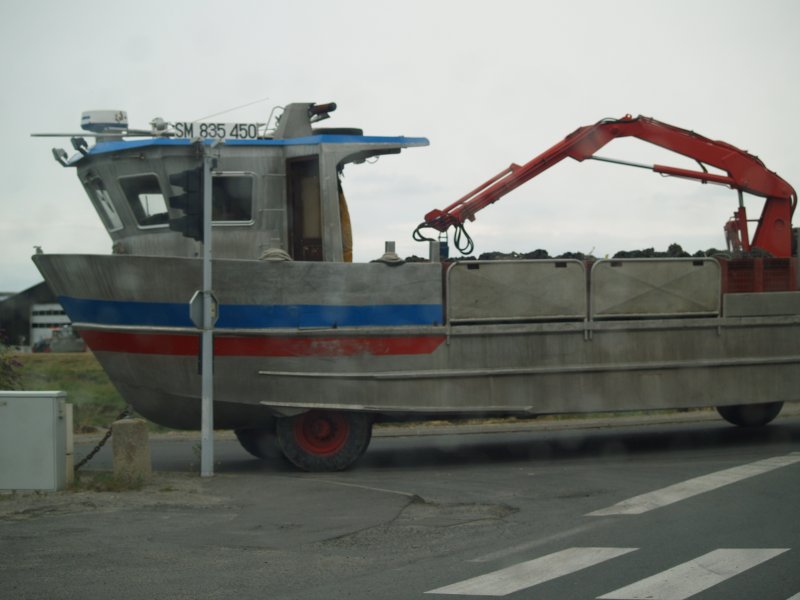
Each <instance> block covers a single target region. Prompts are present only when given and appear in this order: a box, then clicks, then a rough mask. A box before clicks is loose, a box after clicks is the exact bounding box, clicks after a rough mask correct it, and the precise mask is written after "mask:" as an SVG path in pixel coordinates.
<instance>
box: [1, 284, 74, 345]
mask: <svg viewBox="0 0 800 600" xmlns="http://www.w3.org/2000/svg"><path fill="white" fill-rule="evenodd" d="M56 340H57V341H58V343H57V344H56V345H53V342H55V341H56ZM0 342H2V343H4V344H7V345H9V346H17V347H19V348H20V349H23V350H27V349H32V350H33V351H44V350H54V351H80V350H83V349H84V344H83V342H82V341H81V340H79V339H77V337H76V336H75V335H74V333H73V331H72V327H71V323H70V320H69V317H67V315H66V314H65V313H64V309H63V308H62V307H61V305H60V304H59V303H58V302H57V300H56V297H55V295H53V293H52V292H51V291H50V288H49V287H47V284H46V283H44V282H42V283H39V284H37V285H34V286H33V287H30V288H28V289H27V290H24V291H22V292H19V293H18V294H11V293H5V292H4V293H2V294H0Z"/></svg>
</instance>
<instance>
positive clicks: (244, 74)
mask: <svg viewBox="0 0 800 600" xmlns="http://www.w3.org/2000/svg"><path fill="white" fill-rule="evenodd" d="M0 17H1V18H0V52H2V56H3V60H2V63H0V81H2V89H3V94H2V95H0V106H2V112H0V114H2V123H3V133H4V139H5V143H4V144H3V145H2V149H0V152H1V153H2V156H1V157H0V169H2V178H1V179H2V181H3V183H4V186H5V187H4V189H3V192H2V196H1V197H2V201H0V240H1V242H0V243H2V247H1V249H2V252H0V291H19V290H22V289H24V288H27V287H29V286H31V285H33V284H35V283H37V282H39V281H41V277H40V276H39V274H38V272H37V271H36V269H35V267H34V266H33V263H32V262H31V261H30V255H31V254H32V253H33V247H34V246H35V245H41V246H42V247H43V248H44V250H45V252H48V253H103V254H105V253H108V252H109V251H110V246H111V244H110V241H109V238H108V236H107V234H106V232H105V229H104V228H103V227H102V225H101V223H100V220H99V218H98V217H97V216H96V214H95V213H94V210H93V209H92V207H91V205H90V204H89V201H88V199H86V198H85V197H84V192H83V189H82V187H81V186H80V185H79V182H78V180H77V177H76V176H75V170H74V169H65V168H62V167H60V166H59V165H58V164H57V163H56V162H55V161H54V160H53V158H52V156H51V153H50V149H51V147H53V146H57V145H60V146H62V147H69V141H68V140H51V139H36V138H31V137H29V134H30V133H33V132H41V131H48V132H49V131H64V132H72V131H78V130H79V124H80V116H81V112H83V111H85V110H89V109H122V110H126V111H128V117H129V119H130V123H131V126H133V127H147V124H148V122H149V121H150V120H151V119H152V118H154V117H156V116H159V117H162V118H164V119H166V120H169V121H179V120H181V121H182V120H193V119H197V118H199V117H202V116H204V115H210V114H212V113H217V112H220V111H223V110H226V109H229V108H232V107H236V106H239V105H243V104H247V103H250V102H254V101H256V100H259V99H262V98H268V99H267V100H264V101H262V102H258V103H256V104H253V105H251V106H249V107H247V108H243V109H240V110H236V111H233V112H229V113H227V114H226V115H224V119H223V120H225V121H228V122H232V121H240V122H253V121H264V120H265V119H266V117H267V115H268V114H269V111H270V109H271V108H272V106H275V105H284V104H287V103H289V102H306V101H307V102H329V101H335V102H336V103H337V104H338V105H339V109H338V110H337V111H336V113H334V114H333V118H332V119H331V120H330V121H327V122H326V125H329V126H339V127H347V126H350V127H361V128H363V129H364V130H365V133H366V134H372V135H408V136H425V137H428V138H429V139H430V141H431V145H430V146H429V147H427V148H412V149H409V150H406V151H404V152H403V153H402V154H401V155H399V156H386V157H382V158H381V159H380V160H379V161H378V162H377V163H376V164H371V165H370V164H364V165H352V166H350V167H348V168H347V169H346V170H345V181H344V184H345V191H346V192H347V195H348V201H349V203H350V212H351V215H352V217H353V222H354V244H355V259H356V260H357V261H367V260H370V259H372V258H376V257H378V256H380V254H381V253H382V250H383V241H384V240H395V241H396V242H397V248H398V253H399V254H401V255H402V256H408V255H410V254H418V255H422V254H425V252H426V250H425V249H424V247H422V246H421V245H420V244H417V243H415V242H413V241H412V240H411V232H412V230H413V229H414V227H415V226H416V225H417V224H418V223H419V222H420V221H421V220H422V218H423V216H424V215H425V213H427V212H428V211H429V210H431V209H433V208H443V207H444V206H446V205H448V204H450V203H451V202H453V201H454V200H456V199H457V198H459V197H460V196H462V195H463V194H464V193H466V192H467V191H469V190H470V189H472V188H474V187H476V186H477V185H478V184H480V183H482V182H483V181H485V180H486V179H488V178H489V177H491V176H493V175H494V174H495V173H497V172H498V171H500V170H501V169H503V168H505V167H506V166H508V164H510V163H512V162H517V163H519V164H522V163H524V162H527V161H528V160H530V159H531V158H533V157H534V156H536V155H537V154H539V153H540V152H542V151H543V150H545V149H546V148H548V147H550V146H551V145H553V144H554V143H556V142H557V141H559V140H561V139H562V138H563V137H564V136H565V135H566V134H568V133H570V132H571V131H573V130H574V129H575V128H577V127H578V126H581V125H586V124H590V123H594V122H596V121H598V120H600V119H602V118H604V117H621V116H623V115H625V114H626V113H632V114H634V115H636V114H644V115H648V116H652V117H655V118H657V119H659V120H662V121H666V122H668V123H671V124H674V125H678V126H680V127H685V128H687V129H692V130H695V131H697V132H698V133H701V134H703V135H705V136H708V137H711V138H714V139H722V140H725V141H727V142H729V143H732V144H734V145H736V146H739V147H740V148H743V149H746V150H748V151H750V152H752V153H755V154H757V155H758V156H760V157H761V158H762V160H764V162H765V163H766V164H767V166H768V167H769V168H770V169H772V170H774V171H776V172H777V173H778V174H780V175H781V176H782V177H784V178H785V179H786V180H788V181H789V182H790V183H792V184H793V185H795V186H798V185H800V150H798V144H797V140H798V138H800V116H799V113H800V102H798V94H797V90H798V87H799V86H800V69H798V66H800V36H798V33H797V30H798V23H800V2H797V1H796V0H785V1H784V0H764V1H760V2H756V1H755V0H747V1H744V0H724V1H710V0H709V1H703V0H669V1H657V2H656V1H654V2H646V1H642V0H639V1H613V0H608V1H606V2H592V1H570V0H562V1H560V2H539V1H535V0H526V1H519V2H511V1H503V0H493V1H492V2H487V1H481V2H474V1H471V0H459V1H450V0H448V1H433V0H425V1H416V0H403V1H402V2H384V1H381V0H371V1H347V0H329V1H327V2H319V1H315V0H305V1H303V2H290V1H288V0H287V1H283V2H275V1H270V0H258V1H245V0H227V1H226V2H201V1H191V2H190V1H177V0H173V1H168V0H159V1H157V2H155V1H149V0H137V1H136V2H115V1H113V0H105V1H102V2H99V1H98V2H88V1H80V0H76V1H73V2H56V1H42V0H24V1H18V0H4V2H3V3H2V7H1V8H0ZM600 154H603V155H605V156H612V157H616V158H625V159H628V160H632V161H635V162H653V161H655V162H661V163H666V164H673V165H676V166H686V167H690V168H691V167H692V164H691V163H687V162H686V160H685V159H683V158H681V157H677V158H672V157H671V156H668V155H666V153H663V152H661V151H658V150H657V149H656V151H654V150H653V148H652V147H650V146H648V145H647V144H644V143H643V142H637V141H631V140H618V141H615V142H612V143H611V144H609V145H608V146H607V147H606V148H605V149H603V150H602V151H601V152H600ZM736 202H737V199H736V193H735V192H734V191H732V190H728V189H726V188H722V187H718V186H704V185H699V184H697V183H694V182H689V181H683V180H677V179H665V178H662V177H660V176H658V175H655V174H653V173H651V172H648V171H644V170H638V169H630V168H626V167H620V166H615V165H607V164H602V163H597V162H593V161H589V162H585V163H577V162H574V161H569V162H564V163H562V164H560V165H558V166H556V167H554V168H553V169H551V170H550V171H547V172H546V173H544V174H542V175H541V176H539V177H538V178H536V179H534V180H533V181H532V182H530V183H528V184H527V185H525V186H523V187H521V188H519V189H518V190H516V191H515V192H514V193H512V194H510V195H509V196H507V197H506V198H504V199H503V200H501V201H500V202H499V203H498V204H496V205H494V206H491V207H489V208H487V209H485V210H484V211H483V212H481V213H479V215H478V218H477V220H476V221H475V222H474V223H471V224H469V227H468V230H469V232H470V233H471V235H472V237H473V238H474V240H475V242H476V253H480V252H485V251H490V250H502V251H511V250H516V251H519V252H527V251H531V250H534V249H536V248H544V249H546V250H548V251H549V252H550V253H551V254H556V253H561V252H565V251H582V252H587V253H588V252H590V251H593V252H594V253H595V254H596V255H599V256H603V255H605V254H612V253H614V252H616V251H617V250H622V249H635V248H644V247H650V246H654V247H656V249H659V250H665V249H666V247H667V246H668V245H669V244H670V243H672V242H677V243H679V244H681V245H682V246H683V247H684V248H685V249H687V250H690V251H695V250H698V249H706V248H709V247H723V246H724V238H723V234H722V225H723V223H724V221H725V220H727V218H728V216H729V215H730V214H732V213H733V211H734V210H735V208H736ZM748 207H749V208H750V211H751V213H750V214H751V216H752V217H757V216H758V214H759V211H760V202H758V201H757V199H752V200H751V201H750V202H749V204H748Z"/></svg>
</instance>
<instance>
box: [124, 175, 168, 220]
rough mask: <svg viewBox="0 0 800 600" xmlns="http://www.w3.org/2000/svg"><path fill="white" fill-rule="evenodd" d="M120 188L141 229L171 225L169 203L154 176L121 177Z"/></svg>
mask: <svg viewBox="0 0 800 600" xmlns="http://www.w3.org/2000/svg"><path fill="white" fill-rule="evenodd" d="M119 184H120V187H122V191H123V192H124V193H125V198H127V200H128V204H129V205H130V207H131V211H132V212H133V216H134V217H136V222H137V223H138V224H139V227H142V228H144V227H163V226H166V225H167V223H169V214H168V212H167V202H166V200H164V193H163V192H162V191H161V186H160V185H159V184H158V177H156V176H155V175H154V174H148V175H134V176H132V177H121V178H120V179H119Z"/></svg>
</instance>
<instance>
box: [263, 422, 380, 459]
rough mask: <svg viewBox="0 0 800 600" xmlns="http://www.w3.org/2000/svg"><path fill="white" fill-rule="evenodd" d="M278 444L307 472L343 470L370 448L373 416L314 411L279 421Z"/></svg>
mask: <svg viewBox="0 0 800 600" xmlns="http://www.w3.org/2000/svg"><path fill="white" fill-rule="evenodd" d="M276 432H277V436H278V445H279V446H280V448H281V450H282V451H283V454H284V456H286V458H287V459H288V460H289V461H290V462H291V463H293V464H294V465H295V466H297V467H300V468H301V469H303V470H304V471H341V470H343V469H346V468H348V467H349V466H350V465H352V464H353V463H354V462H355V461H356V460H358V459H359V457H360V456H361V455H362V454H364V451H365V450H366V449H367V446H369V442H370V439H371V438H372V417H371V416H370V415H369V414H366V413H357V412H337V411H325V410H312V411H309V412H306V413H303V414H300V415H296V416H294V417H285V418H282V419H278V422H277V426H276Z"/></svg>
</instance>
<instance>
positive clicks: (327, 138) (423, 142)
mask: <svg viewBox="0 0 800 600" xmlns="http://www.w3.org/2000/svg"><path fill="white" fill-rule="evenodd" d="M214 141H215V140H211V139H206V140H203V143H204V144H206V145H211V144H212V143H214ZM192 143H193V140H189V139H184V138H181V139H176V138H146V139H135V140H114V141H98V143H97V144H96V145H94V146H92V147H91V148H90V149H89V150H88V153H87V156H97V155H100V154H108V153H110V152H119V151H123V150H133V149H139V148H151V147H156V146H190V145H191V144H192ZM224 143H225V145H226V146H300V145H322V144H353V145H360V146H363V145H372V144H375V145H382V146H387V145H388V146H394V147H396V148H411V147H415V146H428V145H429V144H430V142H429V141H428V139H427V138H424V137H406V136H374V135H341V134H317V135H310V136H305V137H296V138H288V139H277V140H276V139H258V140H225V142H224ZM83 158H84V157H83V155H81V154H77V155H75V156H73V157H72V158H71V159H70V161H69V164H70V165H76V164H77V163H79V162H80V161H81V160H82V159H83Z"/></svg>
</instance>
